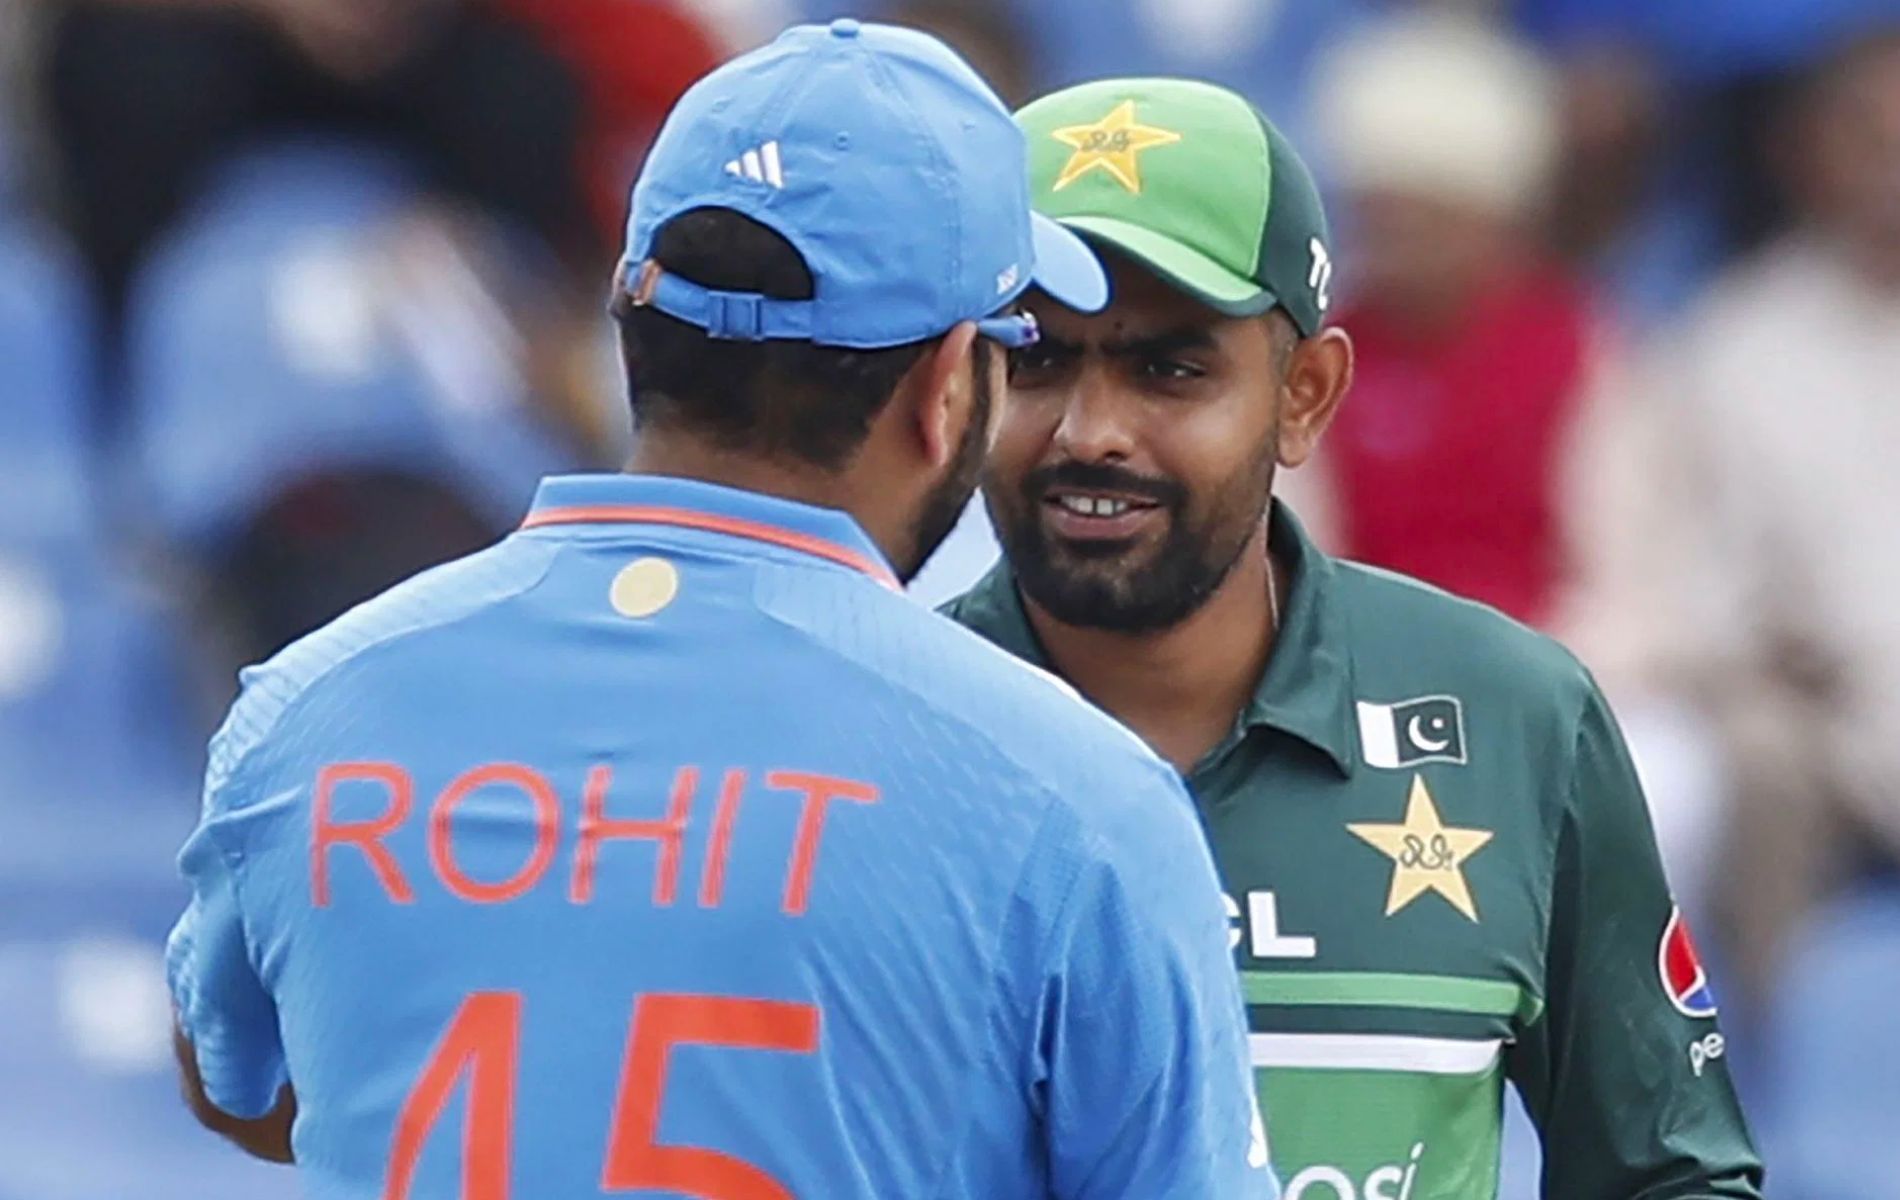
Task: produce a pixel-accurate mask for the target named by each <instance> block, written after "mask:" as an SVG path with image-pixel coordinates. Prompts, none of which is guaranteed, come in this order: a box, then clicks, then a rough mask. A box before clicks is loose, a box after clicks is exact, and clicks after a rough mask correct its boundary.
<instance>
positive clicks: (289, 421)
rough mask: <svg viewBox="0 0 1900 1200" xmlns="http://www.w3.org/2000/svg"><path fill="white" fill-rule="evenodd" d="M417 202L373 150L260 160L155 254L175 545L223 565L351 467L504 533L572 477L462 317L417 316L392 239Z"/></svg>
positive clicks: (150, 504) (151, 481) (151, 508)
mask: <svg viewBox="0 0 1900 1200" xmlns="http://www.w3.org/2000/svg"><path fill="white" fill-rule="evenodd" d="M416 194H417V193H416V190H415V188H414V186H413V184H412V182H411V181H410V180H409V179H408V177H407V175H406V174H405V173H404V171H403V170H402V168H401V166H400V165H399V164H397V163H395V162H392V161H391V160H390V159H388V158H386V157H384V156H382V155H380V154H378V153H375V152H373V151H369V150H364V149H360V148H352V147H347V146H340V145H319V146H307V145H302V144H298V145H292V146H288V147H284V148H281V149H274V150H264V151H259V152H257V153H256V154H254V155H252V156H250V157H248V158H246V159H243V160H241V161H239V162H237V163H235V164H234V165H233V166H232V167H231V168H230V169H229V170H228V171H227V172H226V173H225V174H224V175H223V177H222V178H221V180H220V181H219V182H218V183H217V184H216V185H215V186H214V187H213V188H212V189H211V190H210V192H209V195H208V198H207V200H206V201H205V202H204V204H203V205H202V206H201V207H200V208H199V209H198V210H197V211H196V212H195V213H194V214H193V215H192V216H191V217H189V218H188V219H187V220H186V222H185V223H184V224H183V225H182V227H181V228H180V229H179V230H178V231H177V233H176V234H175V235H174V236H173V237H172V238H170V239H169V241H168V242H167V243H166V244H165V246H163V247H162V248H161V249H160V250H159V251H158V252H157V253H156V254H155V255H154V257H153V260H152V261H151V262H150V264H149V265H148V267H147V269H146V270H145V271H144V272H143V273H142V274H141V276H140V278H139V280H138V281H137V282H136V283H135V286H134V289H133V293H132V300H131V307H130V313H131V317H130V333H129V338H130V341H129V353H128V361H129V368H128V369H129V377H130V383H129V386H130V390H131V395H130V401H131V407H132V413H133V417H132V430H133V433H132V455H133V458H134V464H135V465H134V470H135V472H136V474H137V475H138V477H139V480H140V488H141V494H142V496H143V497H144V500H145V516H146V517H147V518H148V519H150V520H152V521H153V522H154V523H155V524H156V526H157V531H158V532H159V533H160V534H162V535H163V536H164V537H166V538H167V539H169V540H171V541H173V542H174V543H175V544H178V545H180V546H182V547H184V548H186V549H188V550H195V551H208V550H215V549H216V548H217V547H218V546H219V545H221V544H223V543H224V542H225V540H226V539H228V538H229V537H230V536H232V534H234V533H235V532H236V531H237V530H238V529H241V528H242V527H243V525H244V523H245V521H246V519H247V518H248V517H250V516H251V515H253V514H254V513H255V511H256V510H257V509H258V508H259V506H260V505H262V504H263V503H266V502H267V501H268V499H269V498H270V497H271V496H274V495H275V494H277V493H278V492H279V491H280V490H281V489H282V488H283V487H284V486H285V485H286V484H288V483H291V482H294V481H295V480H296V479H298V478H300V477H302V476H304V475H306V474H309V473H315V472H319V471H324V470H329V469H332V468H337V467H351V468H369V469H388V470H398V471H408V472H411V473H417V474H423V475H425V476H433V477H435V478H437V479H438V480H439V481H440V482H444V483H448V484H450V485H451V486H452V487H453V488H454V490H456V491H457V492H459V493H460V494H461V495H462V496H463V498H464V499H466V500H468V501H469V502H470V503H471V506H472V507H473V508H474V509H475V511H477V512H478V513H482V514H484V515H487V516H491V517H493V519H494V520H495V522H496V524H497V527H498V528H500V527H502V526H504V525H507V524H511V523H512V522H513V521H514V520H515V519H517V518H518V517H519V516H520V514H521V513H522V512H523V511H524V510H525V508H526V506H527V503H528V501H529V499H530V497H531V495H532V492H533V488H534V484H535V482H536V480H537V479H538V477H539V476H540V475H541V474H543V473H546V472H549V471H555V470H561V469H565V468H566V467H567V466H568V465H569V464H570V457H569V456H568V455H567V454H566V453H565V452H563V451H562V449H560V448H559V447H558V446H557V445H556V443H554V442H553V441H552V440H551V439H550V438H549V437H547V436H546V434H545V433H544V432H543V431H542V430H541V429H540V427H539V426H538V425H537V424H536V422H535V421H534V420H533V419H531V418H530V417H529V416H528V415H527V406H526V404H525V398H524V397H523V396H522V395H520V394H518V393H519V391H520V385H519V382H518V381H514V380H512V379H508V378H504V377H503V376H504V375H505V372H498V371H497V372H485V369H484V366H483V364H484V363H487V362H489V361H491V356H492V355H493V354H494V343H493V339H492V337H490V338H487V339H486V340H484V338H483V337H480V336H465V337H462V340H461V341H460V342H457V341H456V340H455V339H456V338H457V337H458V336H461V335H460V334H459V333H458V331H457V330H458V327H457V326H456V325H455V324H454V319H455V317H456V313H455V312H454V311H445V310H446V309H452V308H453V306H452V305H437V306H433V307H432V306H431V305H430V304H428V303H426V302H424V303H420V304H419V303H418V302H417V297H416V296H415V295H414V294H413V293H412V292H410V291H406V290H405V289H409V288H412V287H413V286H414V279H413V277H411V276H406V275H401V274H400V273H398V272H396V271H394V270H392V269H391V267H390V263H391V260H392V258H394V257H395V256H396V252H395V250H394V249H393V247H396V246H399V245H400V242H399V241H393V240H392V239H391V237H390V234H389V229H390V227H391V225H392V224H393V222H394V220H395V218H396V217H397V216H398V215H399V214H400V213H402V212H403V211H404V209H405V208H406V207H407V206H408V205H409V204H410V203H411V202H412V201H413V200H414V199H415V197H416ZM482 332H483V333H484V334H486V333H487V332H488V331H487V330H483V331H482ZM432 339H433V340H432Z"/></svg>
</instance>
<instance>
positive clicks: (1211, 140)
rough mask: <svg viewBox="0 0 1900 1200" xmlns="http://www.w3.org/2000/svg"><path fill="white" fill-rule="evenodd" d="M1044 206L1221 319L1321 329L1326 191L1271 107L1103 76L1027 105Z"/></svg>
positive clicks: (1191, 87)
mask: <svg viewBox="0 0 1900 1200" xmlns="http://www.w3.org/2000/svg"><path fill="white" fill-rule="evenodd" d="M1016 120H1017V122H1018V124H1020V125H1021V126H1022V128H1023V132H1024V133H1025V134H1026V135H1027V136H1028V139H1029V187H1030V200H1031V202H1032V203H1033V204H1034V205H1035V208H1036V211H1038V212H1040V213H1042V214H1044V215H1045V216H1049V217H1053V218H1055V219H1056V220H1058V221H1060V222H1061V223H1062V224H1064V225H1067V226H1068V227H1069V228H1071V229H1074V230H1077V231H1078V232H1080V233H1082V234H1085V235H1086V236H1088V237H1089V238H1091V239H1093V240H1095V241H1096V242H1098V243H1101V244H1105V245H1108V246H1112V247H1114V248H1116V249H1118V250H1121V251H1123V252H1124V253H1127V254H1129V255H1131V256H1133V257H1134V258H1135V259H1136V260H1138V261H1139V262H1141V263H1143V264H1144V265H1146V266H1147V267H1149V268H1151V269H1152V270H1154V271H1155V272H1156V273H1157V274H1159V275H1160V276H1161V277H1162V278H1163V279H1166V280H1168V281H1169V282H1171V283H1173V284H1174V285H1175V286H1177V287H1179V288H1180V289H1181V290H1182V291H1184V292H1187V293H1188V294H1189V295H1191V296H1193V297H1194V298H1196V299H1197V300H1200V301H1201V302H1202V303H1204V304H1206V305H1207V306H1208V307H1210V308H1212V309H1214V310H1215V311H1217V312H1221V313H1225V314H1226V315H1228V316H1233V317H1246V316H1254V315H1257V314H1259V313H1263V312H1266V311H1267V310H1269V309H1271V308H1273V307H1275V306H1279V307H1282V308H1284V309H1286V311H1287V313H1288V314H1289V315H1290V316H1291V317H1292V318H1293V323H1294V324H1295V325H1296V326H1298V327H1299V330H1300V332H1301V334H1303V335H1311V334H1313V333H1314V332H1316V331H1317V330H1318V329H1319V327H1320V323H1321V321H1322V320H1323V319H1324V317H1325V314H1326V306H1327V303H1328V301H1329V299H1330V296H1329V292H1330V288H1331V284H1332V273H1333V264H1332V255H1331V251H1330V249H1329V247H1330V246H1331V239H1330V238H1329V236H1328V234H1327V229H1326V214H1325V212H1324V210H1323V209H1322V207H1321V205H1320V199H1319V189H1318V188H1317V187H1316V186H1314V183H1313V175H1312V172H1310V171H1308V170H1307V169H1306V164H1305V163H1303V162H1301V161H1300V156H1299V155H1298V154H1296V153H1294V151H1293V146H1292V144H1291V143H1289V142H1288V141H1287V140H1286V138H1284V137H1282V136H1281V134H1280V131H1279V130H1277V129H1275V128H1274V127H1273V123H1272V122H1270V121H1268V120H1267V118H1266V117H1265V116H1263V115H1262V114H1261V112H1260V110H1259V109H1257V108H1255V107H1254V106H1253V105H1252V104H1250V103H1248V102H1247V101H1246V100H1245V99H1243V98H1242V97H1240V96H1239V95H1236V94H1235V93H1233V92H1230V91H1228V90H1227V89H1226V88H1221V87H1216V86H1214V85H1213V84H1210V83H1200V82H1197V81H1195V80H1190V79H1101V80H1096V81H1094V82H1092V83H1084V84H1078V85H1077V86H1075V87H1071V88H1065V89H1063V90H1062V91H1059V92H1056V93H1054V94H1053V95H1049V96H1045V97H1043V98H1042V99H1040V100H1037V101H1035V102H1034V103H1032V104H1030V105H1028V106H1027V107H1025V108H1023V109H1022V110H1021V111H1020V112H1018V113H1017V114H1016Z"/></svg>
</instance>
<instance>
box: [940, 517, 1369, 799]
mask: <svg viewBox="0 0 1900 1200" xmlns="http://www.w3.org/2000/svg"><path fill="white" fill-rule="evenodd" d="M1267 536H1268V539H1269V541H1270V543H1271V545H1272V547H1273V551H1274V554H1275V555H1276V556H1277V557H1278V558H1279V559H1280V560H1281V561H1282V562H1284V563H1286V565H1287V568H1288V577H1289V579H1290V580H1291V586H1290V587H1289V588H1288V594H1287V596H1286V602H1285V604H1284V605H1283V606H1282V609H1281V618H1280V635H1279V637H1278V639H1277V640H1276V641H1275V643H1274V647H1273V654H1272V657H1271V658H1269V659H1268V661H1267V669H1266V670H1265V671H1264V672H1262V674H1261V677H1260V682H1259V683H1258V684H1257V685H1255V688H1254V693H1253V698H1252V699H1251V700H1249V701H1248V703H1247V706H1246V708H1245V709H1243V710H1242V712H1241V714H1240V719H1239V728H1240V731H1241V732H1243V733H1244V732H1245V731H1246V730H1248V729H1252V728H1255V727H1261V728H1268V729H1275V730H1278V731H1280V732H1282V733H1285V734H1288V735H1290V736H1292V737H1295V738H1298V739H1299V740H1300V741H1303V742H1305V743H1307V744H1308V745H1310V746H1312V747H1314V748H1315V749H1317V750H1319V751H1321V752H1322V753H1324V754H1325V755H1326V756H1327V757H1328V758H1329V759H1331V760H1332V762H1333V764H1334V765H1335V766H1336V767H1338V768H1339V772H1340V773H1341V774H1342V775H1351V774H1352V771H1353V766H1354V764H1355V763H1356V762H1357V761H1358V760H1357V748H1358V741H1357V738H1358V732H1357V726H1356V724H1355V717H1354V715H1353V682H1352V675H1353V671H1352V648H1351V643H1350V640H1349V638H1348V636H1347V629H1346V617H1345V614H1344V613H1342V612H1341V611H1340V610H1339V603H1338V599H1337V597H1336V595H1335V594H1334V593H1335V589H1334V578H1335V576H1336V574H1337V571H1338V569H1337V568H1336V567H1335V566H1334V565H1333V561H1332V559H1331V558H1329V557H1327V555H1326V553H1325V552H1324V551H1322V550H1321V549H1320V548H1319V547H1318V546H1317V545H1315V544H1314V543H1313V541H1312V539H1311V538H1309V537H1308V536H1307V534H1306V530H1305V529H1304V528H1303V527H1302V526H1301V525H1300V522H1299V519H1298V518H1297V517H1295V516H1294V515H1293V513H1292V512H1291V510H1289V509H1288V508H1287V506H1286V505H1285V504H1283V503H1280V502H1279V501H1275V502H1274V505H1273V512H1272V515H1271V517H1270V518H1269V521H1268V530H1267ZM944 611H945V612H946V613H948V614H949V615H951V616H953V617H955V618H956V619H957V620H958V621H961V622H962V623H963V624H965V625H968V626H969V627H970V628H972V629H974V630H976V631H977V632H978V633H981V634H982V635H983V636H985V637H987V638H988V639H990V640H991V641H993V642H995V643H996V644H997V645H999V646H1001V647H1002V648H1003V649H1005V650H1008V651H1010V652H1011V653H1013V654H1015V655H1017V656H1018V657H1020V658H1024V659H1027V660H1028V661H1030V662H1032V663H1035V664H1036V665H1037V666H1040V667H1043V668H1044V669H1049V660H1048V655H1047V654H1046V653H1045V652H1044V650H1043V648H1042V644H1041V642H1040V641H1038V639H1037V638H1036V634H1035V630H1034V629H1033V628H1032V627H1031V626H1030V624H1029V617H1028V614H1027V613H1025V612H1024V611H1023V603H1022V596H1021V595H1020V594H1019V593H1018V592H1017V590H1016V577H1015V574H1014V573H1013V572H1012V571H1010V569H1009V566H1008V564H1007V563H1006V562H999V563H998V564H997V565H996V567H995V568H994V569H992V570H991V571H990V573H989V574H988V575H987V576H985V577H984V578H983V579H982V581H980V582H979V583H978V584H977V585H976V586H975V587H974V588H972V589H970V591H968V592H967V593H965V594H964V595H963V596H960V597H958V598H957V599H956V600H953V601H951V602H950V603H949V604H948V605H945V606H944ZM1228 745H1231V742H1229V743H1228ZM1224 749H1225V747H1223V748H1222V750H1217V751H1215V753H1216V754H1220V753H1222V752H1223V751H1224Z"/></svg>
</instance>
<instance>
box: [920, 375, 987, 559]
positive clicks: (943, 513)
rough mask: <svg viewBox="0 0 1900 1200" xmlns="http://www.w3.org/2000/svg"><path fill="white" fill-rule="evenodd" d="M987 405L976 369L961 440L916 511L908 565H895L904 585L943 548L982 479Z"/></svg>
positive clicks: (983, 377)
mask: <svg viewBox="0 0 1900 1200" xmlns="http://www.w3.org/2000/svg"><path fill="white" fill-rule="evenodd" d="M990 402H991V396H990V380H989V373H988V372H987V371H982V370H979V371H978V372H977V376H976V397H975V402H974V403H973V404H972V406H971V412H970V424H969V426H968V428H966V429H965V430H964V431H963V440H962V441H961V442H959V443H958V444H957V452H956V454H955V456H954V457H952V459H951V460H950V467H949V469H948V470H947V471H945V472H944V476H943V481H942V482H941V483H939V484H938V485H937V486H936V487H935V488H933V489H932V490H931V492H930V494H929V495H928V496H926V497H924V506H923V508H922V510H921V511H919V512H918V514H917V521H916V524H915V525H914V526H913V532H912V540H911V545H912V547H913V549H912V551H911V558H910V562H909V563H907V564H902V563H900V564H898V565H899V567H900V570H899V571H898V573H897V575H898V578H899V579H900V580H901V581H902V582H904V583H905V584H909V583H910V581H911V580H913V579H915V578H917V573H918V572H919V571H921V570H923V569H924V564H925V563H927V562H929V561H930V556H931V555H933V554H935V553H936V552H937V547H939V546H941V545H943V540H944V539H945V538H947V537H949V536H950V532H951V531H952V530H953V529H955V528H956V527H957V521H958V520H959V519H961V518H962V516H963V510H964V508H966V507H967V506H968V505H969V503H970V497H971V496H973V495H975V494H976V485H977V481H978V480H980V479H981V478H982V477H983V457H984V451H985V449H986V445H985V439H986V437H987V435H988V433H989V427H990Z"/></svg>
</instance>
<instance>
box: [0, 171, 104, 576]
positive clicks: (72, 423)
mask: <svg viewBox="0 0 1900 1200" xmlns="http://www.w3.org/2000/svg"><path fill="white" fill-rule="evenodd" d="M92 328H93V321H92V312H91V311H90V308H89V305H88V301H87V299H86V294H85V291H84V289H83V287H82V285H81V283H80V276H79V274H78V269H77V266H76V264H75V263H74V262H73V260H72V258H71V256H70V255H69V254H68V253H67V252H66V249H65V247H64V246H63V245H62V244H61V243H59V242H58V241H57V240H56V239H54V238H53V237H52V236H51V235H50V234H49V233H47V232H46V231H45V230H42V229H40V228H39V227H37V226H36V225H34V224H31V223H29V222H27V221H25V220H21V219H8V217H7V216H6V215H5V210H4V208H0V363H4V364H5V369H4V370H0V544H14V545H19V544H32V545H35V546H39V547H42V548H51V549H57V548H58V547H60V546H62V545H71V544H76V543H84V542H85V541H87V540H89V539H90V537H91V536H92V535H93V533H94V531H95V526H96V518H97V515H98V514H97V512H96V510H95V508H94V505H93V501H92V494H91V489H90V488H88V486H87V473H88V470H89V468H90V465H91V464H90V463H89V461H88V442H87V423H88V419H89V415H90V411H91V406H92V398H93V383H94V381H93V377H92V365H93V359H92V340H91V339H92Z"/></svg>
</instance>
